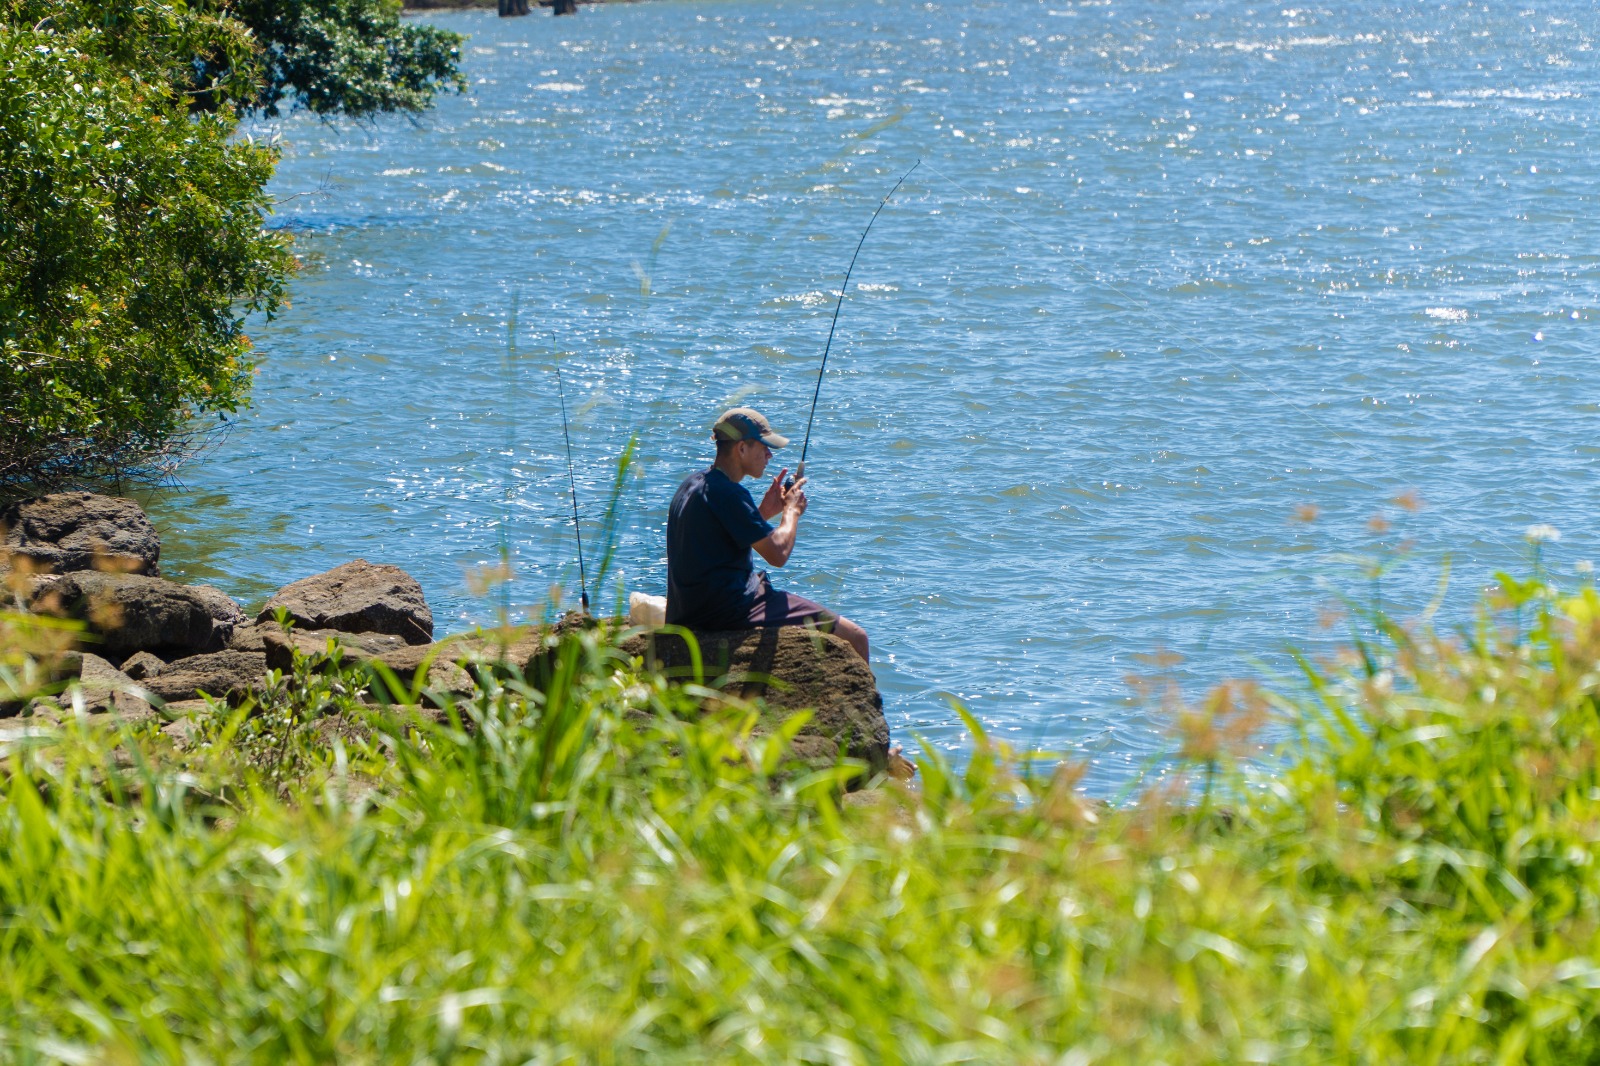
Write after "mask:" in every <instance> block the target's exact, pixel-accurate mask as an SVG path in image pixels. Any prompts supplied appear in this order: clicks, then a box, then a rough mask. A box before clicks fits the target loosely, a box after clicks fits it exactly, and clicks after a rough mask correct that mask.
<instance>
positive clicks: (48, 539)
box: [0, 492, 161, 577]
mask: <svg viewBox="0 0 1600 1066" xmlns="http://www.w3.org/2000/svg"><path fill="white" fill-rule="evenodd" d="M0 529H3V530H4V535H3V538H0V552H4V553H5V554H6V555H7V556H9V557H10V558H11V559H12V560H14V561H15V560H25V561H26V562H27V564H28V566H29V567H30V568H31V569H33V570H36V571H37V570H52V571H54V572H56V573H68V572H71V571H77V570H95V569H100V570H106V571H111V572H118V573H133V574H143V575H146V576H150V577H155V576H159V575H160V573H161V567H160V562H159V561H160V558H161V538H160V536H158V535H157V533H156V528H155V526H153V525H151V524H150V519H149V517H147V516H146V515H145V513H144V509H143V508H141V507H140V506H139V505H138V504H136V503H134V502H133V501H132V500H125V499H122V498H120V497H117V496H97V495H95V494H93V493H89V492H59V493H56V494H55V495H53V496H39V497H35V498H34V499H31V500H22V501H20V502H18V503H13V504H11V505H10V506H8V507H5V508H4V509H0Z"/></svg>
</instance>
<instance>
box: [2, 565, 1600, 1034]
mask: <svg viewBox="0 0 1600 1066" xmlns="http://www.w3.org/2000/svg"><path fill="white" fill-rule="evenodd" d="M1518 619H1520V621H1521V625H1520V626H1519V625H1517V624H1516V621H1517V620H1518ZM1530 620H1531V622H1530ZM3 624H4V625H6V626H7V627H9V629H8V632H7V633H6V635H5V638H4V640H3V641H0V644H3V646H4V647H5V648H6V649H7V651H6V653H5V654H6V663H5V668H4V670H5V672H4V674H3V677H4V679H5V683H6V684H8V685H11V686H13V687H14V688H16V687H26V686H28V685H33V684H37V683H39V682H41V681H42V680H43V679H46V678H47V677H48V676H49V670H48V662H49V659H50V655H51V645H52V643H54V644H60V643H61V642H62V641H63V640H65V639H69V638H70V634H69V633H64V632H63V631H62V630H60V629H49V630H46V629H41V628H39V627H40V626H42V625H43V624H44V623H43V622H41V621H40V620H38V619H37V618H29V617H25V616H7V617H6V618H5V620H4V623H3ZM30 649H31V651H30ZM558 663H559V668H558V669H556V670H555V671H554V674H553V675H552V677H551V679H549V680H547V681H546V682H545V683H543V684H542V685H537V684H531V683H529V682H528V681H526V680H524V679H522V678H521V677H518V676H515V675H514V674H508V675H503V676H500V677H498V678H494V679H490V680H486V681H484V682H483V685H484V687H483V690H482V691H481V692H480V693H479V694H478V695H476V696H475V697H473V698H472V699H471V700H470V701H467V702H461V703H452V704H450V705H449V708H448V709H447V710H446V711H444V712H438V713H434V714H433V715H431V716H422V715H417V716H412V717H407V716H405V715H402V714H397V713H396V712H395V711H394V710H393V709H390V710H387V711H384V712H383V713H381V714H379V713H376V712H371V711H368V710H366V704H367V703H368V702H370V701H371V700H372V699H373V697H374V696H375V695H376V694H378V693H382V692H384V691H385V690H384V689H383V687H382V681H381V679H379V678H376V677H375V675H373V674H371V673H370V672H369V673H362V672H360V671H351V670H338V669H335V670H331V671H330V670H327V669H326V664H321V665H320V666H319V665H318V664H316V663H315V662H314V660H313V659H302V660H301V661H299V662H298V663H297V665H296V667H295V669H294V670H292V671H289V672H288V673H286V674H284V675H281V676H279V678H278V680H277V682H276V683H275V686H274V687H272V688H271V690H270V691H268V692H267V693H266V694H265V695H263V696H262V697H260V698H259V701H252V702H248V703H246V704H244V705H241V706H239V707H234V708H229V707H227V706H218V707H216V708H215V709H214V712H213V713H212V714H211V715H210V716H208V717H207V716H203V717H202V718H201V719H200V720H199V724H198V725H196V726H194V727H193V728H192V729H190V730H189V731H188V732H184V733H182V735H181V736H179V735H176V734H178V733H179V732H180V731H178V730H175V729H173V728H172V727H171V726H167V727H163V726H161V725H160V723H159V722H154V723H150V724H147V725H145V726H141V727H138V728H133V729H130V728H127V727H122V728H120V729H118V728H106V727H101V726H97V725H96V724H95V723H94V722H92V721H88V720H85V721H84V722H80V723H77V724H74V723H73V722H72V721H71V720H69V721H68V722H67V723H66V724H65V725H64V726H63V727H61V728H60V729H39V728H27V727H25V726H24V725H23V724H20V723H18V722H15V721H14V722H13V723H11V724H12V728H9V729H7V730H6V731H5V732H4V733H3V734H0V735H3V736H4V737H5V740H4V741H3V745H4V784H3V788H0V914H3V915H4V916H5V921H4V924H3V927H0V928H3V937H0V1045H3V1046H4V1047H6V1048H7V1049H8V1053H7V1055H6V1058H7V1059H8V1060H9V1061H17V1062H44V1061H66V1062H85V1063H87V1062H107V1061H130V1062H132V1061H138V1062H173V1063H177V1062H198V1061H219V1062H220V1061H237V1060H238V1059H239V1058H240V1057H244V1058H247V1059H251V1060H257V1061H278V1062H304V1063H321V1062H332V1061H337V1062H394V1061H406V1062H445V1061H449V1062H644V1061H649V1062H680V1061H681V1062H689V1061H694V1062H703V1061H708V1060H710V1061H754V1062H833V1063H855V1062H859V1063H884V1062H918V1063H932V1062H955V1061H975V1062H1007V1063H1016V1062H1021V1063H1027V1062H1037V1063H1044V1062H1052V1063H1054V1062H1073V1063H1091V1062H1118V1063H1154V1062H1169V1063H1176V1062H1184V1063H1201V1062H1228V1063H1237V1062H1328V1061H1338V1062H1356V1061H1360V1062H1407V1063H1442V1062H1450V1063H1459V1062H1523V1061H1527V1062H1549V1063H1571V1062H1585V1061H1594V1060H1595V1059H1596V1057H1597V1055H1600V1027H1597V1012H1600V996H1597V993H1596V990H1597V988H1600V940H1597V937H1600V870H1597V866H1596V863H1595V861H1594V854H1595V847H1596V838H1597V836H1600V770H1597V762H1596V751H1597V746H1600V714H1597V707H1600V703H1597V694H1600V597H1597V596H1596V595H1595V593H1594V591H1593V590H1592V589H1585V590H1583V591H1582V592H1580V593H1578V594H1576V595H1571V596H1561V595H1558V594H1557V593H1555V592H1554V591H1553V590H1551V589H1550V588H1549V587H1548V586H1547V585H1546V584H1545V583H1543V582H1542V581H1527V582H1518V581H1514V580H1512V579H1509V578H1507V579H1505V582H1504V587H1503V589H1502V592H1501V594H1500V597H1499V601H1498V602H1497V603H1494V604H1490V605H1486V606H1485V608H1484V611H1483V614H1482V616H1481V619H1480V621H1479V622H1478V624H1476V625H1475V626H1474V627H1473V628H1472V629H1471V630H1470V631H1467V632H1462V633H1457V634H1453V635H1448V636H1446V635H1437V634H1431V633H1426V632H1407V631H1404V630H1402V629H1400V628H1397V627H1394V626H1390V625H1383V624H1380V625H1379V626H1378V627H1377V629H1376V630H1375V631H1373V630H1369V631H1368V634H1367V636H1366V638H1365V639H1363V640H1360V641H1358V643H1357V645H1356V647H1355V648H1354V649H1353V651H1352V654H1351V655H1350V657H1349V658H1348V660H1347V661H1346V662H1345V663H1344V664H1343V665H1338V666H1335V665H1332V664H1329V665H1327V666H1325V667H1317V666H1314V665H1312V664H1310V663H1307V664H1306V665H1307V673H1306V679H1305V682H1304V684H1303V685H1301V686H1299V687H1297V688H1295V689H1294V690H1293V691H1287V692H1266V691H1261V690H1258V689H1255V688H1253V687H1250V686H1240V685H1233V686H1225V687H1223V688H1221V689H1219V690H1218V691H1217V692H1215V693H1213V694H1212V695H1211V696H1210V697H1208V698H1206V699H1204V700H1202V701H1201V702H1199V703H1197V704H1193V705H1185V704H1174V705H1173V706H1172V707H1171V708H1170V709H1171V713H1172V721H1173V730H1174V731H1173V741H1172V743H1173V759H1174V760H1175V765H1176V766H1177V767H1178V768H1179V770H1181V773H1180V774H1179V775H1178V776H1179V777H1180V778H1181V780H1182V782H1183V783H1182V784H1181V785H1180V784H1174V783H1173V778H1172V775H1170V774H1169V775H1166V776H1165V777H1163V778H1162V781H1163V782H1165V783H1163V784H1160V785H1153V786H1151V787H1149V788H1147V789H1144V790H1143V791H1142V792H1140V793H1136V794H1135V795H1132V796H1130V797H1128V798H1127V800H1126V802H1122V803H1119V804H1115V805H1112V804H1107V803H1104V802H1099V801H1092V800H1089V799H1087V798H1086V797H1085V796H1083V795H1082V794H1081V792H1080V790H1079V787H1078V782H1079V780H1080V774H1081V767H1079V766H1078V765H1077V764H1075V763H1074V762H1073V761H1072V760H1071V759H1066V760H1061V761H1056V760H1049V761H1042V762H1041V761H1035V760H1031V759H1029V758H1027V757H1025V753H1021V752H1016V751H1011V750H1009V749H1007V748H1006V747H1005V745H1004V744H1003V743H1001V742H999V741H998V740H996V739H995V738H992V737H988V736H986V735H985V734H984V732H983V730H982V729H981V728H979V726H978V725H977V724H976V723H975V722H970V723H969V724H970V728H971V744H972V748H971V753H970V758H968V759H967V760H966V762H965V765H964V767H963V768H961V769H959V770H957V769H955V768H953V767H952V765H951V764H950V763H949V762H948V761H947V760H946V757H945V756H944V754H943V753H942V752H940V751H937V750H935V749H932V748H926V749H924V750H922V751H921V752H920V754H919V755H918V758H917V763H918V778H917V782H916V784H914V785H911V786H907V785H902V784H899V783H896V782H893V781H885V782H883V783H881V785H880V787H878V788H877V789H876V790H874V791H872V792H871V793H870V796H869V798H868V799H867V800H866V801H862V800H860V799H858V798H855V797H851V798H849V799H847V798H846V797H845V793H844V792H843V790H842V789H841V783H842V781H843V780H844V778H845V777H847V776H848V775H850V774H851V773H853V772H856V771H857V770H859V767H851V766H848V765H841V766H839V767H837V768H834V769H827V768H824V769H820V770H819V769H817V768H815V767H813V768H810V769H804V768H801V767H797V766H795V765H794V764H791V763H790V762H789V761H788V760H787V757H786V737H785V735H783V734H782V733H772V734H766V735H762V734H758V733H755V732H752V729H753V724H754V722H755V721H756V715H755V712H754V710H753V709H752V708H750V707H748V706H746V705H744V704H742V703H741V702H740V701H739V700H737V699H735V698H732V697H727V698H725V699H723V700H721V701H719V702H715V703H714V706H715V707H716V708H717V709H715V710H710V711H708V710H707V709H706V707H707V702H706V700H707V697H708V696H709V695H710V694H711V693H710V690H708V689H705V688H704V687H700V686H696V685H694V684H691V683H688V682H686V681H684V680H683V679H676V680H674V679H668V678H664V677H661V676H659V675H653V674H650V673H648V672H646V671H644V670H643V669H642V668H641V667H640V665H639V663H638V662H637V661H633V660H628V659H626V658H625V657H622V656H620V655H619V654H618V653H617V652H616V651H615V649H614V648H612V647H610V646H609V645H608V644H607V643H606V641H605V640H604V639H603V638H602V637H600V636H597V635H596V634H595V633H594V632H588V633H581V632H580V633H575V634H573V635H571V636H570V637H569V638H568V639H567V641H566V643H565V644H564V645H563V646H562V648H561V651H560V655H559V659H558ZM9 695H10V696H12V697H16V696H17V695H19V693H18V692H16V691H12V692H11V693H9ZM386 695H387V696H388V698H390V699H393V698H394V696H395V695H396V693H394V692H388V693H386ZM399 695H401V696H404V695H405V694H404V693H400V694H399ZM411 695H412V697H415V695H416V694H415V693H412V694H411ZM402 702H403V701H402ZM447 702H448V701H447ZM363 714H367V715H368V716H369V717H368V718H367V719H365V721H367V723H368V724H367V725H365V726H362V727H361V728H352V727H350V725H349V723H351V722H359V721H362V720H363V719H362V717H361V716H362V715H363ZM333 721H337V722H339V723H343V725H342V726H341V727H340V728H338V729H330V728H328V723H329V722H333ZM1263 729H1266V730H1267V731H1268V732H1267V733H1266V734H1263V733H1262V730H1263ZM1264 735H1268V736H1270V735H1278V736H1281V737H1286V738H1287V739H1286V740H1285V741H1284V743H1283V746H1282V748H1281V750H1280V751H1279V752H1278V753H1277V755H1276V756H1275V757H1272V758H1262V757H1260V756H1259V751H1258V747H1257V746H1258V745H1259V743H1260V740H1261V738H1262V736H1264ZM1246 750H1249V751H1251V752H1252V753H1255V754H1254V755H1253V757H1252V758H1251V759H1249V760H1246V759H1243V758H1241V757H1240V755H1241V753H1242V752H1244V751H1246Z"/></svg>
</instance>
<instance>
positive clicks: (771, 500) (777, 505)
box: [756, 467, 789, 522]
mask: <svg viewBox="0 0 1600 1066" xmlns="http://www.w3.org/2000/svg"><path fill="white" fill-rule="evenodd" d="M788 473H789V468H788V467H784V468H783V470H782V471H780V472H779V474H778V476H777V477H775V478H773V479H772V484H770V485H768V486H767V491H766V492H765V493H764V494H763V495H762V497H761V502H760V503H759V504H757V505H756V510H757V511H758V512H760V514H761V517H762V518H765V519H766V520H767V521H768V522H770V521H772V519H773V516H775V515H776V514H777V513H778V512H779V511H781V510H783V497H784V490H783V479H784V478H785V477H786V476H788Z"/></svg>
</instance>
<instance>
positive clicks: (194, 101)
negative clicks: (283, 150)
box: [0, 0, 460, 494]
mask: <svg viewBox="0 0 1600 1066" xmlns="http://www.w3.org/2000/svg"><path fill="white" fill-rule="evenodd" d="M236 13H237V14H242V15H244V16H248V17H253V18H255V19H257V22H256V23H254V24H252V23H250V22H249V21H248V20H247V19H246V18H236V17H234V15H235V14H236ZM458 42H459V38H456V37H455V36H454V35H451V34H441V33H439V32H437V31H433V30H431V29H430V28H428V27H411V26H402V25H400V24H399V19H398V17H397V14H396V12H395V10H394V9H392V8H391V7H390V6H389V5H388V4H386V3H382V2H375V0H285V2H283V3H280V4H274V3H271V2H268V0H245V2H244V4H243V5H242V8H241V9H238V10H236V9H234V8H229V7H223V6H221V5H220V4H219V5H218V6H215V7H209V6H204V5H203V4H202V5H195V6H190V5H186V4H185V3H184V2H183V0H169V2H165V3H163V2H160V0H145V2H135V3H130V4H126V5H108V6H106V7H104V8H97V7H92V6H90V5H80V6H69V5H66V4H64V3H60V2H59V0H0V160H4V163H3V165H0V493H6V494H12V493H15V492H16V491H18V490H20V489H21V488H23V487H29V488H34V487H54V486H59V485H62V484H65V483H69V482H73V481H82V480H85V479H107V478H113V479H120V478H123V477H141V476H145V477H148V476H159V475H161V474H163V473H165V472H166V471H167V470H168V469H169V468H170V465H171V460H173V459H174V458H176V457H178V456H179V455H181V454H182V452H183V445H184V442H185V439H186V437H187V436H188V434H190V432H191V431H192V429H193V427H194V426H195V425H196V423H195V421H194V420H195V419H196V417H197V416H203V415H208V414H209V415H215V414H223V415H225V414H226V413H227V412H230V411H234V410H236V409H238V408H239V407H240V406H241V405H242V404H244V403H245V402H247V400H248V395H249V386H250V381H251V366H250V363H249V351H250V340H249V338H248V337H247V336H246V335H245V333H244V323H245V321H246V319H247V317H248V316H249V315H251V314H253V313H257V312H260V313H264V314H265V315H266V316H267V317H268V318H270V317H271V316H272V315H273V314H275V313H276V312H277V311H279V310H280V309H281V308H282V306H283V305H284V293H285V285H286V281H287V279H288V277H289V275H290V273H291V272H292V268H293V263H294V260H293V256H292V255H291V254H290V252H289V238H288V236H287V235H286V234H282V233H275V232H272V231H268V230H266V229H264V228H263V225H262V222H263V218H264V216H265V214H266V213H267V212H268V211H269V210H270V206H271V204H270V200H269V198H268V197H267V195H266V192H265V188H266V184H267V182H268V181H269V180H270V178H271V176H272V172H273V168H274V166H275V165H276V162H277V152H276V150H275V149H273V148H272V147H270V146H268V145H264V144H261V143H259V142H257V141H255V140H253V139H251V138H249V137H240V136H237V125H238V121H239V116H240V115H241V114H243V113H247V112H249V111H251V110H262V111H266V112H269V113H272V112H276V111H277V110H278V108H279V107H280V106H281V105H284V104H287V103H290V102H298V103H300V104H303V105H304V106H306V107H308V108H311V109H313V110H316V111H318V112H320V113H324V114H326V113H336V112H342V113H344V114H348V115H353V116H358V117H364V116H369V115H372V114H375V113H377V112H380V111H385V110H402V111H415V110H419V109H421V108H423V107H425V106H427V104H428V102H429V101H430V100H431V99H432V97H433V95H434V93H435V92H437V91H438V90H439V89H440V88H441V87H450V86H453V85H459V84H460V76H459V73H457V72H456V70H455V62H456V55H457V44H458Z"/></svg>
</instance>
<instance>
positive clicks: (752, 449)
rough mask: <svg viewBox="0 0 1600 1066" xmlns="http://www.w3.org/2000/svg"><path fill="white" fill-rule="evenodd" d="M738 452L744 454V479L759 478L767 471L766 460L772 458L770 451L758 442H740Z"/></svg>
mask: <svg viewBox="0 0 1600 1066" xmlns="http://www.w3.org/2000/svg"><path fill="white" fill-rule="evenodd" d="M739 451H740V452H742V453H743V454H744V476H745V477H760V476H761V475H762V474H763V473H764V472H765V471H766V469H767V460H768V459H771V458H772V449H771V448H769V447H767V446H766V444H764V443H763V442H761V441H759V440H742V441H740V442H739Z"/></svg>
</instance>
